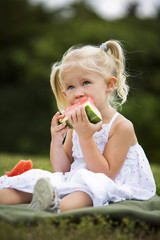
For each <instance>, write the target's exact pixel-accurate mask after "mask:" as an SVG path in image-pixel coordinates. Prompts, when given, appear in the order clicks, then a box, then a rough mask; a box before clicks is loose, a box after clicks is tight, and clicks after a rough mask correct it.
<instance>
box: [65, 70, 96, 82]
mask: <svg viewBox="0 0 160 240" xmlns="http://www.w3.org/2000/svg"><path fill="white" fill-rule="evenodd" d="M93 76H95V72H93V71H91V70H90V71H89V70H86V69H83V68H80V67H74V68H70V69H68V70H67V71H65V70H64V71H62V73H61V77H62V80H63V81H67V80H69V79H72V78H74V79H75V78H76V79H78V78H80V79H82V78H87V77H88V78H90V77H93Z"/></svg>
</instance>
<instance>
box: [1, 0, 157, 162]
mask: <svg viewBox="0 0 160 240" xmlns="http://www.w3.org/2000/svg"><path fill="white" fill-rule="evenodd" d="M0 18H1V21H0V35H1V38H0V51H1V55H0V79H1V83H0V84H1V87H0V109H1V116H0V119H1V128H0V136H1V139H0V146H1V147H0V151H5V152H7V151H8V152H23V153H38V154H48V152H49V141H50V121H51V118H52V115H53V114H54V113H55V112H56V110H57V108H56V103H55V99H54V97H53V95H52V92H51V88H50V83H49V75H50V71H51V66H52V64H53V63H54V62H55V61H59V60H60V59H61V57H62V54H63V53H64V52H65V51H66V50H67V49H68V48H69V47H71V46H72V45H75V44H96V45H97V44H100V43H102V42H104V41H106V40H108V39H118V40H120V41H121V42H122V43H123V45H124V47H125V49H126V59H127V69H128V72H129V74H130V77H129V79H128V82H129V84H130V86H131V88H130V95H129V99H128V104H126V105H124V108H123V109H122V113H123V114H125V116H126V117H128V118H129V119H130V120H131V121H132V122H133V123H134V126H135V129H136V133H137V136H138V139H139V142H140V143H141V144H142V145H143V146H144V149H145V152H146V153H147V156H148V157H149V159H150V161H154V162H159V159H160V150H159V135H160V128H159V126H158V124H159V112H160V110H159V100H160V94H159V92H160V84H159V78H160V71H159V65H160V49H159V40H160V39H159V32H160V25H159V18H154V19H145V20H144V19H143V20H142V19H138V18H136V17H135V16H133V15H132V14H130V15H128V16H127V17H125V18H123V19H117V20H114V21H111V20H110V21H109V20H104V19H101V18H100V17H99V16H97V15H96V13H95V12H94V10H93V9H91V8H89V7H88V5H87V4H86V2H85V1H84V0H83V1H77V2H76V3H73V4H71V5H70V6H69V7H66V8H65V7H64V8H62V9H50V10H47V9H45V8H44V7H43V5H42V4H39V5H35V6H32V5H31V4H30V2H29V1H27V0H14V1H12V0H5V1H1V2H0Z"/></svg>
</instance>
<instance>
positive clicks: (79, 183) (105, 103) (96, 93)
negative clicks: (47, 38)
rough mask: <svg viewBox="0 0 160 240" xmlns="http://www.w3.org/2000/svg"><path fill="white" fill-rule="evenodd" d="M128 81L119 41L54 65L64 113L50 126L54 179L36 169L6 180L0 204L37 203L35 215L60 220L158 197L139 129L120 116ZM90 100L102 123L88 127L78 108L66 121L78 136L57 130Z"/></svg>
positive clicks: (78, 50) (71, 53)
mask: <svg viewBox="0 0 160 240" xmlns="http://www.w3.org/2000/svg"><path fill="white" fill-rule="evenodd" d="M126 77H127V74H126V72H125V58H124V52H123V49H122V46H121V44H120V43H119V42H118V41H115V40H109V41H106V42H105V43H103V44H101V45H100V46H91V45H87V46H83V47H72V48H70V49H69V50H68V51H67V52H66V53H65V54H64V56H63V58H62V61H61V62H58V63H56V64H54V65H53V68H52V72H51V78H50V80H51V86H52V89H53V92H54V95H55V97H56V101H57V106H58V108H59V112H57V113H56V114H55V115H54V117H53V119H52V122H51V147H50V160H51V164H52V166H53V169H54V171H55V172H54V173H50V172H47V171H43V170H38V169H33V170H30V171H28V172H26V173H24V174H22V175H20V176H19V178H17V177H12V178H8V177H6V176H2V177H1V178H0V181H1V182H2V184H1V188H3V189H2V190H0V203H3V204H18V203H24V202H31V204H30V205H29V208H31V209H36V210H51V211H56V212H59V210H60V211H67V210H71V209H77V208H82V207H87V206H103V205H107V204H109V203H110V202H118V201H122V200H127V199H138V200H146V199H149V198H151V197H152V196H154V194H155V191H156V187H155V182H154V178H153V174H152V172H151V168H150V165H149V162H148V160H147V158H146V155H145V153H144V151H143V149H142V147H141V146H140V145H139V143H138V142H137V138H136V135H135V132H134V127H133V124H132V123H131V122H130V121H129V120H128V119H126V118H125V117H124V116H122V115H121V114H120V113H118V112H117V111H116V106H117V105H122V104H123V103H124V102H125V101H126V99H127V94H128V90H129V87H128V85H127V84H126ZM87 97H91V98H92V99H93V101H94V103H95V106H96V107H97V108H98V110H99V111H100V113H101V115H102V121H101V122H99V123H97V124H92V123H90V122H89V120H88V118H87V115H86V112H85V109H84V107H78V108H77V109H75V110H74V111H73V112H72V113H71V114H70V115H69V118H68V119H69V122H70V123H71V125H72V126H73V129H69V128H68V127H67V126H66V123H63V124H61V125H59V124H58V122H59V119H61V118H62V117H63V113H64V112H65V110H66V108H67V107H68V106H71V105H73V104H75V103H76V102H78V101H79V100H81V99H86V98H87ZM64 138H65V142H64ZM33 176H34V177H33ZM11 195H12V197H11ZM4 196H5V197H4ZM6 199H7V200H6Z"/></svg>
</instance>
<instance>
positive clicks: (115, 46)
mask: <svg viewBox="0 0 160 240" xmlns="http://www.w3.org/2000/svg"><path fill="white" fill-rule="evenodd" d="M105 44H106V47H107V52H108V54H110V55H111V56H113V60H114V62H115V69H114V70H113V71H114V72H113V73H112V74H113V75H114V76H115V77H116V78H117V86H116V92H117V95H118V97H120V98H121V99H122V101H121V105H122V104H123V103H124V102H125V101H126V99H127V95H128V91H129V86H128V85H127V84H126V77H127V73H126V72H125V57H124V52H123V49H122V47H121V44H120V43H119V42H118V41H115V40H111V41H107V42H106V43H105Z"/></svg>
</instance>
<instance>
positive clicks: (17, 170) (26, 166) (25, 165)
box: [5, 160, 33, 177]
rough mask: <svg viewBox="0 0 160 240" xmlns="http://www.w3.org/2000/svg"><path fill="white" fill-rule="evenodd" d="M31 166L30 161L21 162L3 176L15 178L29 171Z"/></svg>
mask: <svg viewBox="0 0 160 240" xmlns="http://www.w3.org/2000/svg"><path fill="white" fill-rule="evenodd" d="M32 166H33V164H32V161H31V160H21V161H19V162H18V163H17V165H16V166H15V167H14V168H13V169H12V170H11V171H10V172H6V173H5V175H7V176H8V177H13V176H17V175H20V174H22V173H24V172H26V171H28V170H31V169H32Z"/></svg>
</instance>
